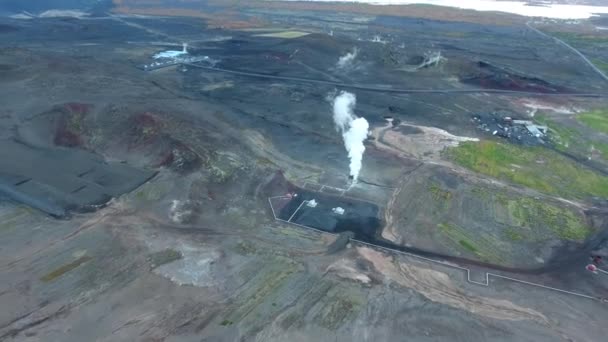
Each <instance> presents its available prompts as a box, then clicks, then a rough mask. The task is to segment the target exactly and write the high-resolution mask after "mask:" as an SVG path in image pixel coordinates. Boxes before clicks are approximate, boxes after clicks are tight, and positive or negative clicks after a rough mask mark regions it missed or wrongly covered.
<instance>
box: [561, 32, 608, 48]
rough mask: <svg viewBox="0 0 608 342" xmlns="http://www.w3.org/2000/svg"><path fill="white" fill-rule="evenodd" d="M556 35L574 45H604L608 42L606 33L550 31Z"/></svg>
mask: <svg viewBox="0 0 608 342" xmlns="http://www.w3.org/2000/svg"><path fill="white" fill-rule="evenodd" d="M550 34H551V35H552V36H554V37H557V38H560V39H562V40H564V41H565V42H567V43H570V44H572V45H578V46H580V45H596V46H597V45H603V44H608V37H606V36H605V35H593V34H581V33H574V32H550Z"/></svg>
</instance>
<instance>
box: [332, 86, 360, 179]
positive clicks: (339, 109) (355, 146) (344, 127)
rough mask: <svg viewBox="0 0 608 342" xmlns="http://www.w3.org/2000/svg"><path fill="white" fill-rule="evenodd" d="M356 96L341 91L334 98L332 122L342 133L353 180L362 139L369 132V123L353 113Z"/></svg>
mask: <svg viewBox="0 0 608 342" xmlns="http://www.w3.org/2000/svg"><path fill="white" fill-rule="evenodd" d="M356 103H357V98H356V97H355V95H354V94H351V93H348V92H345V91H342V92H340V94H339V95H338V96H336V97H335V98H334V101H333V107H334V108H333V109H334V123H335V124H336V130H338V132H340V133H342V139H343V140H344V147H346V151H348V158H349V159H350V175H351V176H352V178H353V182H354V181H356V180H357V177H359V172H360V171H361V165H362V162H363V152H365V145H363V141H365V139H366V138H367V136H368V134H369V123H368V122H367V120H365V118H360V117H357V116H356V115H355V113H354V111H353V110H354V109H355V105H356Z"/></svg>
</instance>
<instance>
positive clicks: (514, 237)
mask: <svg viewBox="0 0 608 342" xmlns="http://www.w3.org/2000/svg"><path fill="white" fill-rule="evenodd" d="M505 235H506V236H507V238H508V239H509V240H511V241H513V242H517V241H522V240H523V239H524V236H523V235H522V234H521V233H520V232H518V231H517V230H515V229H514V228H507V229H506V230H505Z"/></svg>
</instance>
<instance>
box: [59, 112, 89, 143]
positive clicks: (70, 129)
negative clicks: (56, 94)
mask: <svg viewBox="0 0 608 342" xmlns="http://www.w3.org/2000/svg"><path fill="white" fill-rule="evenodd" d="M92 108H93V106H92V105H90V104H86V103H78V102H69V103H66V104H63V105H62V106H59V107H58V110H59V117H58V119H57V124H56V128H55V137H54V139H53V142H54V143H55V145H57V146H65V147H82V146H83V145H84V139H83V137H82V135H83V133H84V126H83V125H84V124H83V121H84V118H85V116H86V115H87V114H88V113H89V111H90V110H91V109H92Z"/></svg>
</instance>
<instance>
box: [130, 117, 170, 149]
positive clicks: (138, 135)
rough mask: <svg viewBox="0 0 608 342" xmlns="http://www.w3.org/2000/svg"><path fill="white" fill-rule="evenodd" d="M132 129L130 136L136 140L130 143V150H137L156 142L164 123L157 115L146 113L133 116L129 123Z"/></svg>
mask: <svg viewBox="0 0 608 342" xmlns="http://www.w3.org/2000/svg"><path fill="white" fill-rule="evenodd" d="M129 127H131V132H130V136H131V137H133V138H134V139H133V140H131V142H130V143H129V148H130V149H131V148H137V147H141V146H143V145H149V144H151V143H152V142H154V141H155V140H156V139H157V138H158V136H159V133H160V131H161V128H162V123H161V121H160V120H159V119H158V117H157V116H156V115H154V114H153V113H151V112H144V113H141V114H137V115H135V116H133V117H132V118H131V120H130V122H129Z"/></svg>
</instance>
